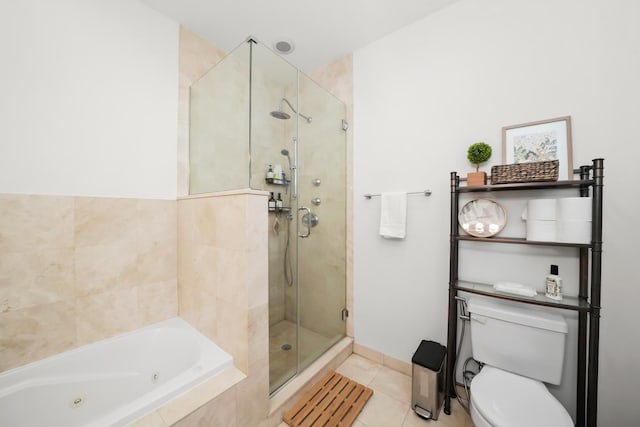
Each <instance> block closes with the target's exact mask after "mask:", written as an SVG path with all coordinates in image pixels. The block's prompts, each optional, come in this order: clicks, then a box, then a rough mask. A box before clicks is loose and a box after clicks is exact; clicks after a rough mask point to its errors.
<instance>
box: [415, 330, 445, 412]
mask: <svg viewBox="0 0 640 427" xmlns="http://www.w3.org/2000/svg"><path fill="white" fill-rule="evenodd" d="M446 355H447V348H446V347H445V346H443V345H440V344H438V343H437V342H435V341H425V340H422V342H421V343H420V345H419V346H418V349H417V350H416V352H415V353H414V354H413V358H412V359H411V362H412V374H413V375H412V384H411V408H413V410H414V411H415V413H416V414H418V415H419V416H420V417H422V418H426V419H430V420H437V419H438V415H440V409H441V408H442V403H443V401H444V365H445V363H444V361H445V358H446Z"/></svg>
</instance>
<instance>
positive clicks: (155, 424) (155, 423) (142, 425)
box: [129, 412, 167, 427]
mask: <svg viewBox="0 0 640 427" xmlns="http://www.w3.org/2000/svg"><path fill="white" fill-rule="evenodd" d="M166 425H167V424H165V422H164V420H163V419H162V417H161V416H160V414H159V413H158V412H152V413H150V414H147V415H145V416H144V417H142V418H140V419H139V420H136V421H134V422H133V423H132V424H130V425H129V427H166Z"/></svg>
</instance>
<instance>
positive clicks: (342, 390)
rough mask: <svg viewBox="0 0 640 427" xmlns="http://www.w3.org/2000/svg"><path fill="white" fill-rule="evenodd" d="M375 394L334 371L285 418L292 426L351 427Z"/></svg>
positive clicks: (315, 386)
mask: <svg viewBox="0 0 640 427" xmlns="http://www.w3.org/2000/svg"><path fill="white" fill-rule="evenodd" d="M372 394H373V390H371V389H370V388H368V387H365V386H363V385H362V384H359V383H357V382H355V381H353V380H350V379H349V378H347V377H345V376H343V375H340V374H338V373H336V372H334V371H331V372H329V373H328V374H327V375H326V376H325V377H324V378H323V379H322V380H321V381H320V382H319V383H318V384H316V385H314V386H313V388H312V389H311V390H309V391H308V392H307V393H306V394H305V395H304V396H303V397H302V399H301V400H300V401H299V402H298V403H296V404H295V406H294V407H293V408H291V409H290V410H289V411H288V412H287V413H286V414H284V417H283V419H284V422H285V423H287V424H288V425H289V426H290V427H323V426H324V427H338V426H339V427H349V426H350V425H351V424H353V422H354V421H355V419H356V417H357V416H358V414H359V413H360V411H362V408H363V407H364V404H365V403H367V400H369V398H370V397H371V395H372Z"/></svg>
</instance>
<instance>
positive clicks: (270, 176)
mask: <svg viewBox="0 0 640 427" xmlns="http://www.w3.org/2000/svg"><path fill="white" fill-rule="evenodd" d="M267 182H273V168H272V167H271V165H269V169H268V170H267Z"/></svg>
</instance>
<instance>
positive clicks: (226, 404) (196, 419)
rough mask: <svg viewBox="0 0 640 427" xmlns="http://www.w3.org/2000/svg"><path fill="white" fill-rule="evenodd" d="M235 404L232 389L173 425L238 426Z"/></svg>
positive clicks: (181, 426)
mask: <svg viewBox="0 0 640 427" xmlns="http://www.w3.org/2000/svg"><path fill="white" fill-rule="evenodd" d="M236 403H237V400H236V387H232V388H230V389H229V390H227V391H225V392H224V393H222V394H221V395H220V396H218V397H216V398H215V399H213V400H212V401H210V402H209V403H207V404H206V405H204V406H203V407H201V408H200V409H198V410H197V411H195V412H193V413H191V414H189V415H188V416H187V417H185V418H183V419H181V420H180V421H178V422H177V423H175V424H173V425H174V426H175V427H193V426H225V427H236V426H239V424H237V421H236V420H237V412H238V409H237V405H236ZM165 422H166V420H165ZM243 427H244V426H243ZM247 427H248V426H247Z"/></svg>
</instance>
